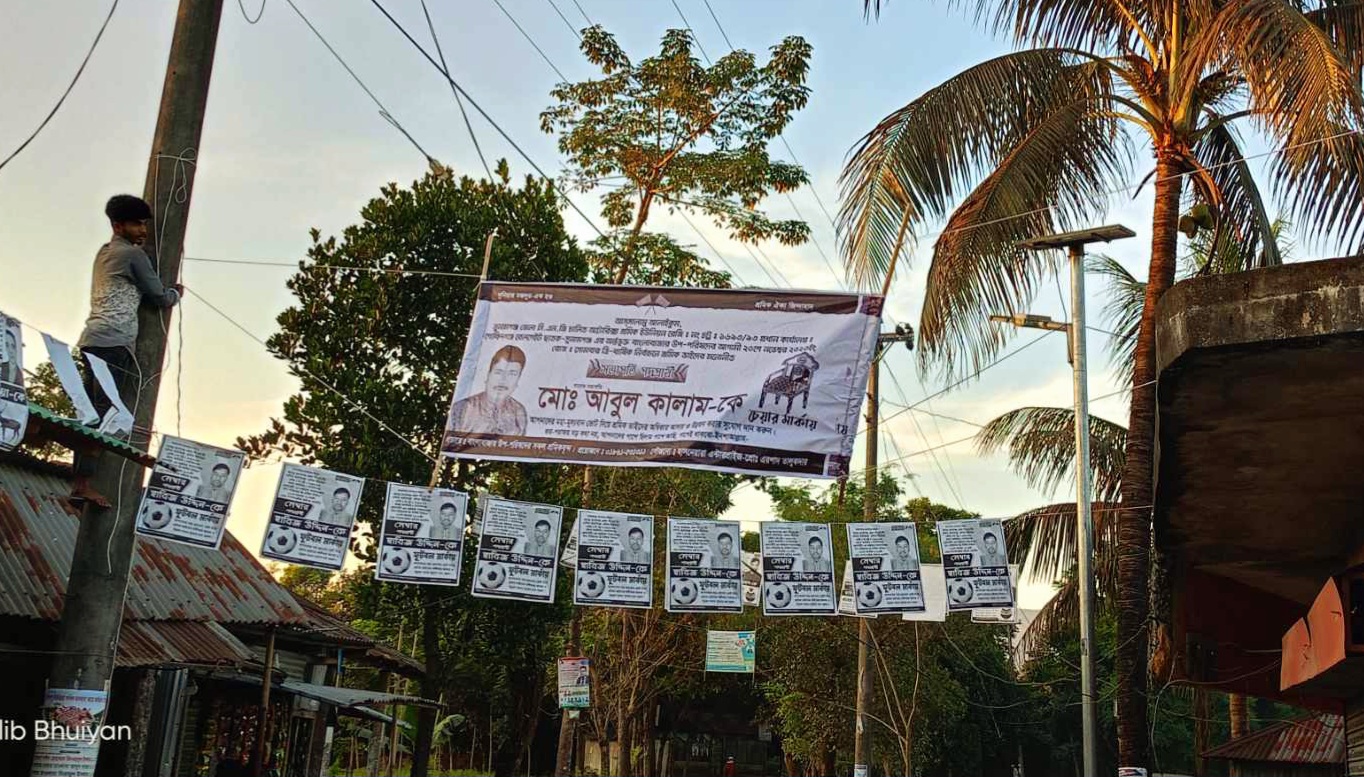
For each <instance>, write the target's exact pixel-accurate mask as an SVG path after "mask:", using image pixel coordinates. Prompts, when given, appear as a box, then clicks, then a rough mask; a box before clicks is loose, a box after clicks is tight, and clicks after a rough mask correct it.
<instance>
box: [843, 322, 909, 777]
mask: <svg viewBox="0 0 1364 777" xmlns="http://www.w3.org/2000/svg"><path fill="white" fill-rule="evenodd" d="M892 343H905V344H906V345H907V346H908V347H909V348H910V349H911V350H913V348H914V330H913V329H911V328H910V327H908V326H905V325H903V324H902V325H900V326H898V327H896V328H895V331H894V332H882V333H881V334H880V335H878V336H877V338H876V353H875V354H873V355H872V360H871V371H870V372H869V374H868V375H867V461H866V465H865V468H866V480H865V483H866V485H865V486H864V488H865V491H866V492H865V493H864V494H863V495H862V520H864V521H866V522H867V523H871V522H873V521H875V520H876V507H877V505H876V484H877V472H876V461H877V441H878V439H879V437H880V434H879V430H880V420H879V419H880V412H881V407H880V405H881V357H882V356H883V355H885V349H886V348H887V347H888V346H889V345H891V344H892ZM870 644H871V619H870V618H859V619H858V624H857V726H856V728H855V729H854V738H853V777H867V775H868V774H870V771H869V766H868V764H869V763H870V759H871V733H870V732H869V731H868V730H867V707H868V705H869V704H870V703H871V662H870V661H868V660H867V659H868V650H869V646H870Z"/></svg>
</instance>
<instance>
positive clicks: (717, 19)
mask: <svg viewBox="0 0 1364 777" xmlns="http://www.w3.org/2000/svg"><path fill="white" fill-rule="evenodd" d="M705 3H706V10H707V11H710V18H711V19H713V20H714V21H715V26H716V27H718V28H719V29H720V37H722V38H724V39H725V45H726V46H728V47H729V50H730V51H733V50H734V44H733V43H730V42H729V35H727V34H726V33H725V27H724V25H723V24H720V17H718V16H716V15H715V9H714V8H711V7H710V0H705Z"/></svg>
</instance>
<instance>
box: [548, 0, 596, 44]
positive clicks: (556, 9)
mask: <svg viewBox="0 0 1364 777" xmlns="http://www.w3.org/2000/svg"><path fill="white" fill-rule="evenodd" d="M545 2H547V3H549V7H550V8H553V9H554V13H556V14H558V15H559V18H560V19H563V20H564V25H565V26H567V27H568V31H569V32H571V33H573V34H574V35H575V36H576V37H577V38H578V40H582V39H583V34H582V33H581V32H578V28H576V27H574V26H573V22H570V21H569V20H568V17H567V16H564V12H563V11H560V10H559V6H558V5H557V4H556V3H555V2H554V0H545ZM583 16H584V18H586V16H587V15H586V14H583ZM588 24H591V22H588Z"/></svg>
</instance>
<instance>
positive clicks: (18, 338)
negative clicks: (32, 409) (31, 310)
mask: <svg viewBox="0 0 1364 777" xmlns="http://www.w3.org/2000/svg"><path fill="white" fill-rule="evenodd" d="M27 428H28V394H27V392H25V391H24V333H23V330H22V328H21V327H20V326H19V319H17V318H10V317H9V316H6V315H5V314H3V313H0V451H12V450H14V449H15V448H17V447H19V443H20V442H23V439H24V430H25V429H27Z"/></svg>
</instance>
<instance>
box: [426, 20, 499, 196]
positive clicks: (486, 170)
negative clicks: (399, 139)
mask: <svg viewBox="0 0 1364 777" xmlns="http://www.w3.org/2000/svg"><path fill="white" fill-rule="evenodd" d="M422 14H423V15H425V16H426V28H427V29H428V30H430V31H431V42H432V43H435V44H436V54H437V55H439V56H440V66H441V67H443V68H445V69H446V70H449V69H450V68H449V67H447V66H446V64H445V51H444V50H443V49H441V46H440V36H438V35H436V25H435V24H434V23H432V21H431V12H430V11H429V10H427V8H426V0H422ZM450 93H451V94H453V95H454V96H455V105H458V106H459V115H460V118H462V119H464V129H466V130H468V132H469V140H472V141H473V142H474V151H477V152H478V161H479V162H481V163H482V164H483V172H484V173H486V174H487V176H488V180H489V181H491V180H494V179H493V170H492V168H491V167H489V166H488V159H487V157H485V156H483V146H482V145H481V144H479V142H478V134H477V133H475V132H474V125H473V124H471V123H469V112H468V111H466V110H464V100H462V99H460V96H459V92H457V91H455V88H454V87H453V86H452V87H450Z"/></svg>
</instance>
